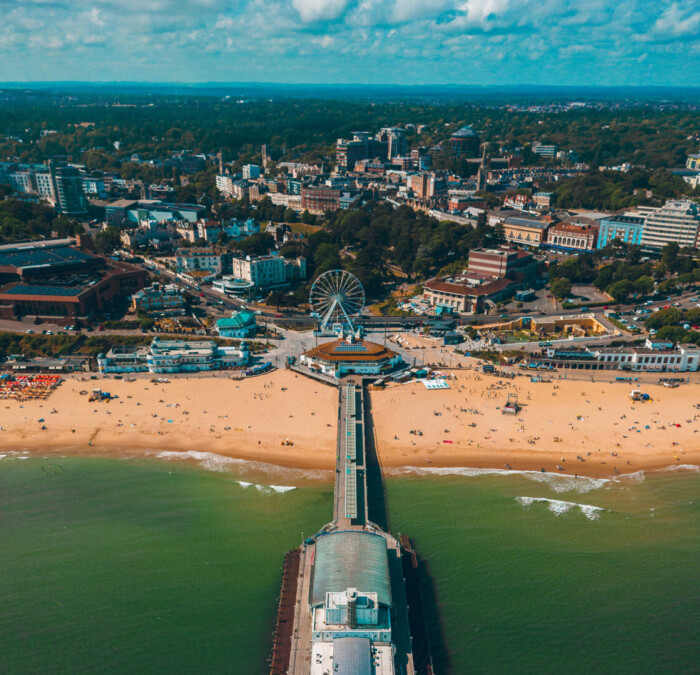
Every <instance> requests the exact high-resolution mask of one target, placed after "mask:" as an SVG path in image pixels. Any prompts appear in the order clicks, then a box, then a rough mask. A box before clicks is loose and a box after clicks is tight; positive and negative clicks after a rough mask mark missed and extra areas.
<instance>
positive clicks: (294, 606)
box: [270, 377, 432, 675]
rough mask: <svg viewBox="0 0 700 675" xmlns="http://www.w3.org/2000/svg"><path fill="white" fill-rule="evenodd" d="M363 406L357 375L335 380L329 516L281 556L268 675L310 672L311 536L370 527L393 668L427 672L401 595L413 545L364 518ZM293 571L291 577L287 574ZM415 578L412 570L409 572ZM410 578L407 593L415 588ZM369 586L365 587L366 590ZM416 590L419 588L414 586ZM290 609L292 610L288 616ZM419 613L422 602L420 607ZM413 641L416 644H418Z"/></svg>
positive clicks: (405, 673)
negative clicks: (385, 569)
mask: <svg viewBox="0 0 700 675" xmlns="http://www.w3.org/2000/svg"><path fill="white" fill-rule="evenodd" d="M367 410H368V407H367V406H366V402H365V391H364V382H363V380H362V378H361V377H348V378H343V379H342V380H341V381H340V382H339V384H338V434H337V442H336V468H335V490H334V502H333V520H332V521H331V522H330V523H328V524H327V525H325V526H324V527H323V528H322V529H321V530H320V531H319V532H318V533H317V534H316V535H314V536H312V537H309V538H308V539H307V540H305V541H304V543H303V544H302V545H301V546H300V547H299V549H297V550H296V551H295V552H294V553H296V556H294V557H293V558H290V557H289V555H290V554H288V556H287V558H285V568H284V573H283V582H282V595H281V598H280V605H279V611H278V619H277V628H276V631H275V640H274V645H273V655H272V661H271V664H270V673H271V675H309V673H310V672H311V667H312V664H311V651H312V620H311V609H312V608H311V604H310V603H311V589H312V584H313V576H314V561H315V556H316V538H317V537H318V536H320V535H324V534H329V533H334V532H348V531H350V532H352V531H355V532H371V533H373V534H376V535H380V536H381V537H383V538H384V540H385V541H386V545H387V551H388V558H389V567H390V573H391V593H392V596H393V611H392V641H393V643H394V646H395V656H394V658H395V667H396V673H400V674H401V675H416V674H417V675H432V667H431V666H430V665H429V664H430V655H429V651H427V641H426V639H425V630H424V626H423V629H422V633H423V636H422V639H420V640H419V643H418V645H420V648H419V654H418V656H419V659H418V663H417V664H416V665H417V666H418V667H416V665H414V657H413V642H412V638H411V632H412V630H415V628H416V624H415V617H416V613H415V611H413V612H412V611H411V608H410V607H409V605H408V601H407V597H406V590H407V589H406V583H405V582H406V579H405V576H404V570H405V569H407V568H406V567H405V565H406V562H405V556H406V555H408V556H411V560H415V554H414V552H413V550H412V549H411V550H409V551H407V550H406V549H405V548H404V547H403V546H402V545H401V544H400V543H399V541H397V540H396V539H394V537H392V536H391V535H390V534H388V533H386V532H384V531H383V530H382V529H381V528H380V527H379V526H377V525H376V524H374V523H373V522H371V521H370V519H369V517H368V513H369V508H368V502H369V497H368V490H367V468H368V467H367V444H368V441H367V439H368V437H369V436H368V435H369V434H371V433H372V429H371V428H367V427H368V426H369V425H368V423H367V419H366V416H367ZM293 571H295V573H296V577H295V579H293V580H292V579H291V578H290V575H291V574H292V573H293ZM411 576H413V577H415V570H412V571H411ZM416 580H417V579H415V578H414V579H412V581H413V582H414V583H413V584H412V586H413V588H412V589H411V595H412V597H413V598H415V593H416V591H417V589H418V586H417V584H416V583H415V582H416ZM365 590H370V589H365ZM418 592H420V591H419V590H418ZM290 609H291V612H292V615H291V616H290ZM420 612H421V613H422V606H421V607H420ZM418 645H417V646H418Z"/></svg>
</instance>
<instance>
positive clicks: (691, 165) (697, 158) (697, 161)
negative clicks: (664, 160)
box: [685, 154, 700, 171]
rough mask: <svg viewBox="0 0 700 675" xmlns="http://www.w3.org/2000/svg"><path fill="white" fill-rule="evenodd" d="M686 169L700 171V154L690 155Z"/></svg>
mask: <svg viewBox="0 0 700 675" xmlns="http://www.w3.org/2000/svg"><path fill="white" fill-rule="evenodd" d="M685 168H686V169H693V170H694V171H700V154H694V155H688V159H686V161H685Z"/></svg>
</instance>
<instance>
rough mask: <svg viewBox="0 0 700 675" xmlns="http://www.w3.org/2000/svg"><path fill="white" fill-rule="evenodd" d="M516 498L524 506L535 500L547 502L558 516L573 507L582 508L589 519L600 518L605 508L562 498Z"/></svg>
mask: <svg viewBox="0 0 700 675" xmlns="http://www.w3.org/2000/svg"><path fill="white" fill-rule="evenodd" d="M516 499H517V500H518V501H519V502H520V503H521V504H522V505H523V506H530V505H531V504H534V503H535V502H544V503H545V504H547V508H548V509H549V510H550V511H551V512H552V513H553V514H554V515H556V516H560V515H561V514H562V513H567V512H568V511H571V510H572V509H580V511H581V513H583V515H584V516H586V518H588V520H598V518H599V517H600V514H601V512H602V511H605V509H603V508H601V507H600V506H593V505H591V504H578V503H576V502H565V501H562V500H560V499H547V498H546V497H516Z"/></svg>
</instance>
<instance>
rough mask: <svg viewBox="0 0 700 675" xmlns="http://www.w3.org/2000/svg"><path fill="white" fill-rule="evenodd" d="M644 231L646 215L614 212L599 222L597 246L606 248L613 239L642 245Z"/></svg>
mask: <svg viewBox="0 0 700 675" xmlns="http://www.w3.org/2000/svg"><path fill="white" fill-rule="evenodd" d="M643 233H644V217H643V216H638V215H633V214H627V213H626V214H614V215H611V216H609V217H608V218H603V219H602V220H601V221H600V224H599V230H598V244H597V246H596V248H605V246H607V244H609V243H611V242H613V241H622V242H624V243H626V244H630V245H632V244H634V245H641V243H642V235H643Z"/></svg>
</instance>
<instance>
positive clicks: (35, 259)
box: [0, 245, 99, 268]
mask: <svg viewBox="0 0 700 675" xmlns="http://www.w3.org/2000/svg"><path fill="white" fill-rule="evenodd" d="M92 260H99V259H98V258H97V257H96V256H94V255H91V254H90V253H86V252H85V251H81V250H80V249H78V248H74V247H72V246H68V245H63V246H52V247H44V246H31V247H24V246H22V247H20V246H17V247H13V248H6V249H4V250H3V249H0V267H16V268H31V267H57V266H61V265H71V264H74V263H76V262H86V261H92Z"/></svg>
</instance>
